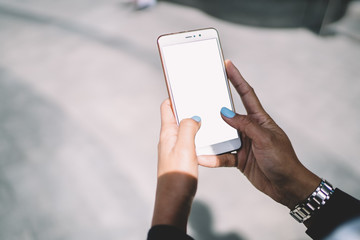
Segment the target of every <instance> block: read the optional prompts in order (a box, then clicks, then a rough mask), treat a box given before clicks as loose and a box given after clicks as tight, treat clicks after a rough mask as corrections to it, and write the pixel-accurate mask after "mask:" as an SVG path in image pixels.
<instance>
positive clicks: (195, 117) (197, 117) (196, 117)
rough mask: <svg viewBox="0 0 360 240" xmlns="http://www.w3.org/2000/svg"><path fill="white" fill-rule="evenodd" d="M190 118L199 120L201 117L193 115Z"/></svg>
mask: <svg viewBox="0 0 360 240" xmlns="http://www.w3.org/2000/svg"><path fill="white" fill-rule="evenodd" d="M192 119H194V120H195V121H197V122H200V121H201V118H200V117H199V116H193V117H192Z"/></svg>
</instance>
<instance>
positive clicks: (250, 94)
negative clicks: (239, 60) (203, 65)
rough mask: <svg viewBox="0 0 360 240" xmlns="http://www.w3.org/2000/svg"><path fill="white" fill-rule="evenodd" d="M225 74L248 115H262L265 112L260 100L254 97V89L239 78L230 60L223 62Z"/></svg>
mask: <svg viewBox="0 0 360 240" xmlns="http://www.w3.org/2000/svg"><path fill="white" fill-rule="evenodd" d="M225 65H226V73H227V75H228V77H229V79H230V81H231V83H232V84H233V86H234V88H235V89H236V91H237V92H238V93H239V95H240V97H241V100H242V102H243V104H244V107H245V109H246V112H247V113H248V114H256V113H264V112H265V110H264V108H263V107H262V106H261V103H260V100H259V99H258V97H257V96H256V94H255V92H254V89H253V88H252V87H251V86H250V85H249V84H248V83H247V82H246V81H245V79H244V78H243V77H242V76H241V74H240V72H239V70H238V69H237V68H236V67H235V66H234V64H233V63H232V62H231V61H230V60H226V61H225Z"/></svg>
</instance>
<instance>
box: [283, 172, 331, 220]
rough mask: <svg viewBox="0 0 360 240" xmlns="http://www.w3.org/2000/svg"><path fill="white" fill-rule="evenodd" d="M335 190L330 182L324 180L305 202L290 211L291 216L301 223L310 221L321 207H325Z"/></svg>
mask: <svg viewBox="0 0 360 240" xmlns="http://www.w3.org/2000/svg"><path fill="white" fill-rule="evenodd" d="M334 190H335V189H334V188H333V186H332V185H331V184H330V183H329V182H327V181H326V180H325V179H322V180H321V183H320V185H319V186H318V187H317V188H316V189H315V191H314V192H313V193H312V194H311V195H310V196H309V197H308V198H307V199H306V200H305V201H304V202H302V203H299V204H298V205H296V206H295V208H294V209H293V210H291V211H290V215H291V216H292V217H293V218H295V220H296V221H298V222H299V223H302V222H304V221H306V220H308V219H309V218H310V217H311V216H312V215H313V214H314V213H315V212H317V211H318V210H319V209H320V208H321V206H323V205H325V203H326V202H327V201H328V200H329V199H330V197H331V195H332V194H333V193H334Z"/></svg>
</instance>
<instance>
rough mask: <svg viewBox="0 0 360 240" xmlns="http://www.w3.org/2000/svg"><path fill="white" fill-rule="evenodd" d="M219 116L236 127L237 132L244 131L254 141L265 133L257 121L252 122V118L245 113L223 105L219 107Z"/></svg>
mask: <svg viewBox="0 0 360 240" xmlns="http://www.w3.org/2000/svg"><path fill="white" fill-rule="evenodd" d="M221 116H222V118H223V119H224V121H225V122H226V123H227V124H229V125H230V126H231V127H233V128H235V129H237V130H238V131H239V132H242V133H244V134H245V135H246V136H248V137H249V138H250V139H252V140H253V141H254V142H259V141H261V139H262V138H263V137H264V136H266V134H267V133H266V131H265V130H264V129H263V128H262V127H261V126H260V125H259V124H258V123H256V122H254V120H253V119H251V118H250V117H249V116H247V115H240V114H237V113H234V112H233V111H231V110H230V109H228V108H226V107H223V108H221Z"/></svg>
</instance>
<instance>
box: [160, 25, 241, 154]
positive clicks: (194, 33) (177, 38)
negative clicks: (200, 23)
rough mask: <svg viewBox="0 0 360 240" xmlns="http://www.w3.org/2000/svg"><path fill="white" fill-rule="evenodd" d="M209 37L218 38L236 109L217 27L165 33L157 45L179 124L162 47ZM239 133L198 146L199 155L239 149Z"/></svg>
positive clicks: (227, 82)
mask: <svg viewBox="0 0 360 240" xmlns="http://www.w3.org/2000/svg"><path fill="white" fill-rule="evenodd" d="M208 39H216V40H217V45H218V49H219V51H220V57H221V62H222V69H223V73H224V76H225V79H226V81H225V82H226V87H227V91H228V96H229V99H230V103H231V108H232V110H233V111H235V108H234V103H233V99H232V94H231V89H230V85H229V81H228V78H227V74H226V69H225V62H224V56H223V51H222V47H221V44H220V38H219V34H218V32H217V30H216V29H215V28H204V29H197V30H190V31H183V32H176V33H169V34H163V35H161V36H159V37H158V39H157V45H158V50H159V54H160V59H161V65H162V69H163V73H164V77H165V82H166V88H167V92H168V95H169V97H170V101H171V106H172V110H173V113H174V115H175V118H176V121H177V123H178V124H179V118H178V115H177V111H176V104H175V103H174V99H173V94H172V90H171V84H170V80H169V79H168V73H167V68H166V64H165V63H164V59H163V52H162V48H163V47H166V46H170V45H176V44H183V43H191V42H196V41H203V40H208ZM237 135H238V138H235V139H231V140H228V141H225V142H220V143H216V144H213V145H208V146H204V147H201V148H196V152H197V155H219V154H223V153H227V152H232V151H235V150H238V149H239V148H240V147H241V140H240V136H239V133H237Z"/></svg>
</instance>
